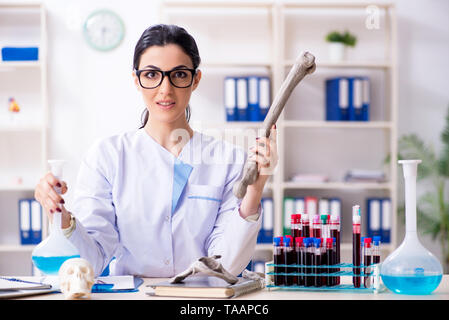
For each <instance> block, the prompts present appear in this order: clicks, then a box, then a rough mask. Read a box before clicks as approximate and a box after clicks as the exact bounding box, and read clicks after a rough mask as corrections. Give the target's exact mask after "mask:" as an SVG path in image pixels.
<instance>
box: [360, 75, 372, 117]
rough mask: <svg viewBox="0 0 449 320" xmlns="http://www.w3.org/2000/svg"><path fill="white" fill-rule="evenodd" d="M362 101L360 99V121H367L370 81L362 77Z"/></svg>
mask: <svg viewBox="0 0 449 320" xmlns="http://www.w3.org/2000/svg"><path fill="white" fill-rule="evenodd" d="M362 82H363V99H362V119H361V120H362V121H369V109H370V108H369V105H370V96H371V94H370V81H369V78H368V77H363V79H362Z"/></svg>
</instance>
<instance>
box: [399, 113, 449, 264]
mask: <svg viewBox="0 0 449 320" xmlns="http://www.w3.org/2000/svg"><path fill="white" fill-rule="evenodd" d="M441 141H442V142H443V150H442V152H441V153H440V155H439V156H438V155H437V154H436V153H435V152H434V150H433V149H432V148H431V147H430V146H426V144H425V143H424V142H423V141H422V140H421V139H420V138H419V137H418V136H417V135H415V134H409V135H405V136H402V137H401V138H400V139H399V144H398V149H399V154H398V159H422V163H421V164H420V165H419V167H418V177H417V178H418V183H419V182H427V183H429V182H430V185H431V190H429V191H428V192H427V193H425V194H424V195H422V196H421V197H420V198H419V199H418V202H417V207H416V211H417V218H418V225H419V229H420V231H422V232H423V233H424V234H428V235H430V236H431V237H432V239H433V240H438V241H439V242H440V245H441V253H442V256H443V267H444V272H445V273H447V272H449V241H448V237H449V199H448V196H447V195H448V191H447V187H449V108H448V113H447V116H446V126H445V128H444V130H443V132H442V134H441ZM426 185H428V184H426ZM404 211H405V210H404V207H403V206H402V207H400V208H398V213H400V214H403V213H404Z"/></svg>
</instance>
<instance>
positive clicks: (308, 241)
mask: <svg viewBox="0 0 449 320" xmlns="http://www.w3.org/2000/svg"><path fill="white" fill-rule="evenodd" d="M312 239H313V238H305V239H304V244H305V254H306V267H305V273H306V275H305V276H304V285H305V286H306V287H312V286H313V285H314V284H315V283H314V282H315V281H314V279H313V276H311V275H308V274H310V273H312V268H311V266H312V264H313V256H314V253H313V245H312V242H313V240H312Z"/></svg>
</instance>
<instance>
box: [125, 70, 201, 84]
mask: <svg viewBox="0 0 449 320" xmlns="http://www.w3.org/2000/svg"><path fill="white" fill-rule="evenodd" d="M134 71H135V73H136V75H137V78H138V79H139V83H140V86H141V87H142V88H145V89H154V88H157V87H159V86H160V85H161V83H162V81H164V77H165V76H167V77H168V79H169V80H170V83H171V84H172V85H173V86H174V87H176V88H188V87H190V86H191V85H192V83H193V77H194V75H195V74H196V69H188V68H179V69H173V70H169V71H162V70H156V69H142V70H134Z"/></svg>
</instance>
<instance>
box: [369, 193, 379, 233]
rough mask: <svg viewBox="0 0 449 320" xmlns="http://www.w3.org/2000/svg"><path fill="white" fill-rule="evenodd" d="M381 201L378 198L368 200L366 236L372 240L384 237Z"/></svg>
mask: <svg viewBox="0 0 449 320" xmlns="http://www.w3.org/2000/svg"><path fill="white" fill-rule="evenodd" d="M381 201H382V199H378V198H368V199H367V200H366V208H367V224H366V234H367V236H368V237H370V238H372V237H374V236H382V235H381V228H380V221H381V215H380V212H381V207H380V205H381Z"/></svg>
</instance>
